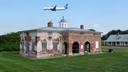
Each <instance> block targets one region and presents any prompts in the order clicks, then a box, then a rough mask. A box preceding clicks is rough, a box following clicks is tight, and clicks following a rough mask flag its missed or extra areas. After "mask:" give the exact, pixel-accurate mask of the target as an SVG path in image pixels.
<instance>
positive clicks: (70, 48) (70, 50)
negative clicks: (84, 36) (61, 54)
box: [67, 42, 72, 56]
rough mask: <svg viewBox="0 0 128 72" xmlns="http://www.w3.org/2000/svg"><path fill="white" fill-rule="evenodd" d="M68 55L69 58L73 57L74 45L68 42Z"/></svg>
mask: <svg viewBox="0 0 128 72" xmlns="http://www.w3.org/2000/svg"><path fill="white" fill-rule="evenodd" d="M67 53H68V55H69V56H71V55H72V43H70V42H68V45H67Z"/></svg>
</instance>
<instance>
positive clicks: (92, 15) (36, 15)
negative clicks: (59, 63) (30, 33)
mask: <svg viewBox="0 0 128 72" xmlns="http://www.w3.org/2000/svg"><path fill="white" fill-rule="evenodd" d="M67 3H68V4H69V6H68V9H67V10H64V11H56V12H53V11H44V10H43V7H45V6H54V5H57V6H64V5H65V4H67ZM62 16H64V17H65V19H66V21H67V22H68V26H69V27H77V28H79V25H81V24H83V25H84V26H85V29H95V30H97V31H100V32H103V33H102V34H106V33H107V32H108V31H110V30H113V29H114V30H116V29H121V30H126V29H128V0H0V35H3V34H6V33H10V32H18V31H22V30H29V29H36V28H41V27H46V26H47V22H48V21H50V20H52V22H53V24H54V26H55V27H59V21H60V20H61V19H62Z"/></svg>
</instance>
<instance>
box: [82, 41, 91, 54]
mask: <svg viewBox="0 0 128 72" xmlns="http://www.w3.org/2000/svg"><path fill="white" fill-rule="evenodd" d="M85 51H87V52H91V44H90V42H88V41H87V42H85V43H84V52H85Z"/></svg>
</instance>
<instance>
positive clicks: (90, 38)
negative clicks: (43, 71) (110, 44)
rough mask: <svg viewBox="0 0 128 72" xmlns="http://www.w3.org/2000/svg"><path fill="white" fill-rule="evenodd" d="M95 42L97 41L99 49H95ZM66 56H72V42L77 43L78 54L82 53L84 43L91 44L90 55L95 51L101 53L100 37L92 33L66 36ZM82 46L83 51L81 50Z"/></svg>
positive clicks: (76, 33) (74, 33)
mask: <svg viewBox="0 0 128 72" xmlns="http://www.w3.org/2000/svg"><path fill="white" fill-rule="evenodd" d="M95 41H99V43H100V45H99V48H97V49H96V48H95ZM67 42H68V55H72V44H73V43H74V42H78V43H79V53H80V52H84V43H85V42H89V43H90V44H91V53H93V52H95V51H101V35H100V34H94V33H84V34H80V33H79V32H73V33H69V35H68V41H67ZM81 45H83V49H81Z"/></svg>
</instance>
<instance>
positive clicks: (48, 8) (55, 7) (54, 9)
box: [43, 4, 68, 11]
mask: <svg viewBox="0 0 128 72" xmlns="http://www.w3.org/2000/svg"><path fill="white" fill-rule="evenodd" d="M66 9H68V4H66V5H65V6H62V7H58V6H57V5H55V6H54V7H44V8H43V10H51V11H61V10H66Z"/></svg>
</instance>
